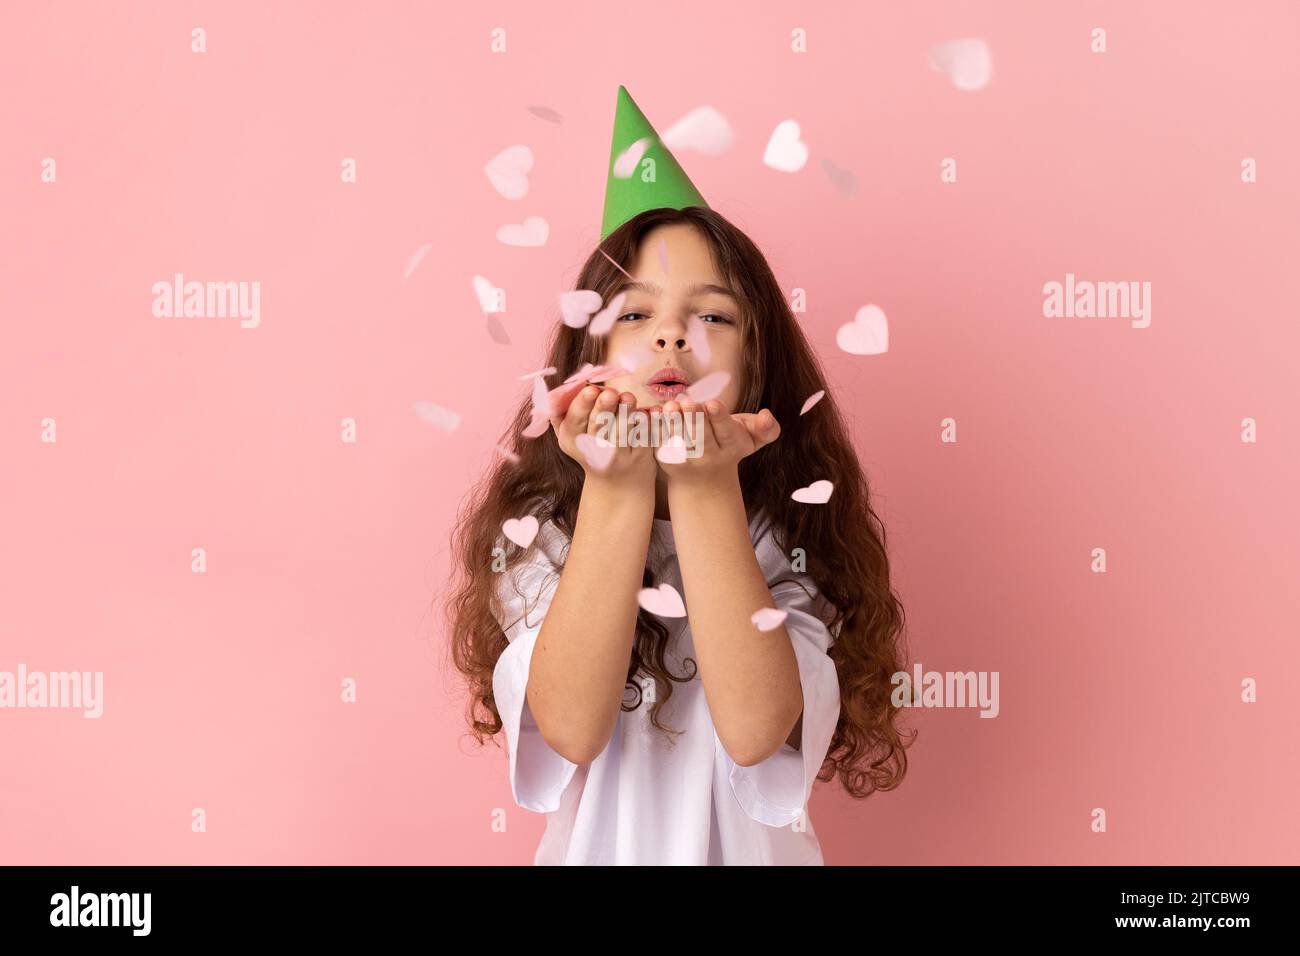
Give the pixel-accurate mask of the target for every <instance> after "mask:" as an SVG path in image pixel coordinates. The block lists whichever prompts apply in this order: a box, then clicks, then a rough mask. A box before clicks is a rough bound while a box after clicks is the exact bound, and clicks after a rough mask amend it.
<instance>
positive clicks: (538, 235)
mask: <svg viewBox="0 0 1300 956" xmlns="http://www.w3.org/2000/svg"><path fill="white" fill-rule="evenodd" d="M550 234H551V227H550V226H549V225H547V223H546V220H545V219H543V218H542V217H541V216H529V217H528V218H527V219H525V220H524V221H523V223H522V224H516V223H509V224H507V225H504V226H502V227H501V228H500V229H498V230H497V239H498V241H500V242H504V243H505V244H506V245H507V246H544V245H546V237H547V236H549V235H550Z"/></svg>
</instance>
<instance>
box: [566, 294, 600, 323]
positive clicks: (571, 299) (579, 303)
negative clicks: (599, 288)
mask: <svg viewBox="0 0 1300 956" xmlns="http://www.w3.org/2000/svg"><path fill="white" fill-rule="evenodd" d="M599 308H600V293H599V292H592V291H591V290H590V289H575V290H574V291H573V292H562V293H560V317H561V319H562V320H563V321H564V324H565V325H567V326H568V327H569V328H571V329H580V328H582V327H583V326H584V325H586V324H587V323H588V322H590V321H591V314H592V313H593V312H595V311H596V310H598V309H599Z"/></svg>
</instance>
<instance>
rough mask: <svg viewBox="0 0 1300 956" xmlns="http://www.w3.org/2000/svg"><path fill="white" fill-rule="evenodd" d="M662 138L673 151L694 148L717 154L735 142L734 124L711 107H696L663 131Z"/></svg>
mask: <svg viewBox="0 0 1300 956" xmlns="http://www.w3.org/2000/svg"><path fill="white" fill-rule="evenodd" d="M661 138H662V139H663V143H664V145H665V146H667V147H668V148H669V149H671V150H672V151H673V152H674V153H678V152H683V151H688V150H694V151H695V152H697V153H705V154H706V155H715V156H716V155H717V154H719V153H725V152H726V151H727V150H729V149H730V148H731V144H732V143H733V142H735V134H734V133H733V132H732V129H731V124H730V123H728V122H727V118H726V117H725V116H723V115H722V114H721V113H719V112H718V111H717V110H716V109H714V108H713V107H712V106H697V107H696V108H695V109H693V110H691V111H690V112H689V113H687V114H686V115H685V116H683V117H682V118H681V119H679V120H678V121H677V122H675V123H673V124H672V125H671V126H669V127H668V128H667V129H666V130H664V132H663V136H662V137H661Z"/></svg>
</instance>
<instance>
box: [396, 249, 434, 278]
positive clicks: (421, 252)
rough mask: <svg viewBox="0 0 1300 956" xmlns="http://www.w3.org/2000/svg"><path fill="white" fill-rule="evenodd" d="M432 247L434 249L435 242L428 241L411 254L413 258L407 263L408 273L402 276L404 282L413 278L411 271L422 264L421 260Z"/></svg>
mask: <svg viewBox="0 0 1300 956" xmlns="http://www.w3.org/2000/svg"><path fill="white" fill-rule="evenodd" d="M431 249H433V243H432V242H426V243H425V244H424V245H422V246H421V247H420V248H419V249H416V250H415V252H414V253H412V254H411V258H410V259H409V260H408V261H407V263H406V275H404V276H402V281H403V282H405V281H406V280H407V279H409V278H411V273H412V272H414V271H415V267H416V266H418V265H419V264H420V261H421V260H422V259H423V258H424V257H425V256H427V255H428V254H429V251H430V250H431Z"/></svg>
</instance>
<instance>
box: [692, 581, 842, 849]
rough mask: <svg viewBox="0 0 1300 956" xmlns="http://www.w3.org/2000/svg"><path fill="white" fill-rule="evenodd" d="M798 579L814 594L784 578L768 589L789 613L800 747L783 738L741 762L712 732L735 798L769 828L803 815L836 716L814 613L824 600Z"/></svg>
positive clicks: (833, 676) (832, 678)
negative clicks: (762, 754)
mask: <svg viewBox="0 0 1300 956" xmlns="http://www.w3.org/2000/svg"><path fill="white" fill-rule="evenodd" d="M802 581H803V583H804V585H805V586H806V587H807V588H808V589H809V590H810V591H812V592H813V595H812V597H810V596H809V595H808V593H806V592H805V591H804V589H803V588H802V587H800V586H799V585H798V584H795V583H784V582H783V583H781V584H778V585H777V586H776V587H774V588H773V589H772V599H773V602H774V603H775V605H776V607H778V608H780V609H782V610H784V611H786V612H787V616H786V619H785V621H784V622H783V623H784V624H785V629H786V632H787V633H788V634H789V635H790V641H791V643H792V644H793V645H794V655H795V659H796V661H797V662H798V664H799V683H800V685H802V687H803V731H802V737H801V739H800V746H799V749H798V750H795V749H794V748H793V747H791V746H790V745H789V744H788V743H783V744H781V749H780V750H778V751H777V752H776V753H774V754H772V756H770V757H768V758H767V759H766V760H763V761H761V762H760V763H756V764H754V765H753V766H750V767H742V766H741V765H740V764H738V763H736V761H735V760H733V759H732V757H731V755H730V754H728V753H727V750H726V748H725V747H723V746H722V741H721V740H720V739H718V735H717V730H716V729H715V730H714V734H713V736H714V738H715V744H716V747H717V751H718V753H719V755H720V756H721V757H722V759H723V761H724V766H725V767H726V769H727V771H728V776H729V777H730V780H731V791H732V793H733V794H734V795H735V797H736V800H737V801H738V802H739V803H740V805H741V807H742V808H743V809H744V811H745V813H747V814H748V815H749V816H750V817H751V818H752V819H754V820H757V821H758V822H759V823H765V824H767V825H768V826H770V827H784V826H789V825H790V824H791V823H793V822H794V821H795V820H797V819H799V817H800V816H801V815H802V814H803V812H804V809H805V807H806V806H807V805H808V798H809V796H811V794H812V788H813V783H814V781H815V780H816V779H817V774H818V773H819V772H820V771H821V768H822V763H823V761H824V760H825V759H826V754H827V752H828V751H829V750H830V745H831V738H832V737H833V736H834V735H835V725H836V724H837V723H838V722H839V719H840V682H839V676H838V675H837V673H836V671H835V662H834V661H833V660H831V658H830V657H829V655H828V654H827V650H828V649H829V648H830V646H831V634H830V632H829V631H828V630H827V628H826V625H825V624H824V623H822V618H820V617H818V615H817V605H818V604H820V605H822V606H823V607H828V605H826V604H825V602H824V601H821V600H820V598H818V597H817V590H816V586H815V585H814V584H813V583H812V579H811V578H809V577H803V578H802ZM814 598H817V600H816V601H814Z"/></svg>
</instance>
